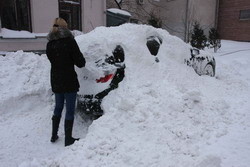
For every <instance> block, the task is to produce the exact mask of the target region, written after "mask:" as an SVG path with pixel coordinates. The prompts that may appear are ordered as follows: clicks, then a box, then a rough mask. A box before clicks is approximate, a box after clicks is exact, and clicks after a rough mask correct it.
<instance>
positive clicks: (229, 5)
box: [218, 0, 250, 41]
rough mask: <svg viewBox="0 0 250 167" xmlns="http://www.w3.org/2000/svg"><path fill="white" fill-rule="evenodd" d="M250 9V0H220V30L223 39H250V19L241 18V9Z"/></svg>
mask: <svg viewBox="0 0 250 167" xmlns="http://www.w3.org/2000/svg"><path fill="white" fill-rule="evenodd" d="M246 9H250V0H220V3H219V17H218V31H219V34H220V36H221V38H222V39H228V40H237V41H250V20H240V19H239V16H240V10H246Z"/></svg>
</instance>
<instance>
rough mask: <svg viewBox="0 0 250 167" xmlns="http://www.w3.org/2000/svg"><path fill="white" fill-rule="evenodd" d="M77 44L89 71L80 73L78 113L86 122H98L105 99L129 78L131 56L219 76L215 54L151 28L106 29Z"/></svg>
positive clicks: (95, 31) (121, 27) (83, 36)
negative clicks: (172, 62)
mask: <svg viewBox="0 0 250 167" xmlns="http://www.w3.org/2000/svg"><path fill="white" fill-rule="evenodd" d="M140 31H141V33H138V32H140ZM131 33H132V34H131ZM135 34H136V35H135ZM130 35H131V36H130ZM85 39H92V40H91V41H86V40H85ZM76 40H77V43H78V45H79V47H80V50H81V51H82V53H83V55H84V56H85V58H86V62H87V64H86V68H84V69H83V70H82V69H80V70H78V78H79V82H80V85H81V89H80V91H79V93H78V98H77V109H78V111H80V112H79V113H81V115H83V117H85V118H86V117H90V119H96V118H98V117H100V116H101V115H102V114H103V111H102V108H101V102H102V99H103V98H104V97H105V96H106V95H108V94H109V92H110V91H112V90H114V89H116V88H118V86H119V83H120V82H122V80H123V79H124V76H125V78H126V70H127V68H128V70H129V66H130V64H127V62H126V57H127V56H133V55H130V53H138V55H140V56H141V57H144V56H145V57H147V59H149V60H148V63H149V65H150V63H157V64H161V63H164V62H166V61H165V60H164V59H168V58H170V59H174V60H175V61H178V62H180V63H182V64H183V66H190V67H192V68H193V69H194V71H195V72H196V73H197V74H198V75H209V76H214V75H215V59H214V57H213V56H212V55H211V54H209V53H208V52H205V51H202V50H198V49H196V48H193V47H191V46H190V45H188V44H186V43H184V42H183V41H182V40H180V39H179V38H177V37H174V36H171V35H169V34H168V32H167V31H165V30H162V29H156V28H153V27H151V26H145V25H144V26H142V25H141V26H138V25H132V24H127V25H123V26H119V27H112V28H104V27H102V28H97V29H95V30H94V31H93V32H90V33H88V34H85V35H81V36H78V37H77V38H76ZM140 56H139V57H140ZM137 57H138V56H135V58H137ZM162 60H164V61H162ZM136 61H137V60H136ZM142 61H143V60H142ZM127 65H128V66H127Z"/></svg>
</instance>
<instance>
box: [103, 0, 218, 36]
mask: <svg viewBox="0 0 250 167" xmlns="http://www.w3.org/2000/svg"><path fill="white" fill-rule="evenodd" d="M112 1H113V0H108V3H107V4H108V5H109V6H108V8H109V7H114V6H116V5H115V4H114V3H112ZM149 1H150V2H153V4H152V3H150V2H149ZM217 1H218V0H158V1H152V0H144V4H143V5H139V4H138V3H136V0H126V2H125V1H124V3H122V5H121V6H122V9H125V10H127V11H129V12H130V13H131V14H132V17H135V18H136V19H139V20H140V22H141V23H147V19H148V18H149V15H148V13H153V14H154V15H156V16H157V17H158V18H160V19H161V20H162V28H164V29H166V30H167V31H169V33H170V34H172V35H176V36H178V37H180V38H181V39H183V40H184V39H185V38H188V33H190V32H191V30H192V25H193V23H194V21H198V22H199V23H200V24H201V26H202V28H203V29H204V30H205V33H208V31H209V28H211V27H215V24H216V3H217ZM129 3H130V4H132V5H130V6H129V5H128V4H129ZM116 7H117V6H116ZM142 8H143V9H142ZM131 10H132V11H131ZM138 11H142V12H140V13H143V15H144V16H143V15H138V14H137V13H139V12H138ZM145 11H147V12H145Z"/></svg>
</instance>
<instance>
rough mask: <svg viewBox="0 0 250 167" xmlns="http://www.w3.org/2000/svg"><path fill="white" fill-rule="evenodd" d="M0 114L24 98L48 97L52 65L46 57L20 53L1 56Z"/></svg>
mask: <svg viewBox="0 0 250 167" xmlns="http://www.w3.org/2000/svg"><path fill="white" fill-rule="evenodd" d="M0 62H1V63H0V78H1V80H0V92H1V94H0V99H1V101H0V114H2V113H3V112H4V111H5V110H7V109H8V108H9V107H10V106H12V105H13V103H14V102H15V101H18V100H19V99H20V98H22V97H24V96H32V95H42V94H44V95H47V93H48V92H49V89H50V83H49V77H48V76H49V70H50V65H49V61H48V60H47V58H46V56H44V55H43V56H38V55H36V54H34V53H25V52H23V51H18V52H15V53H7V54H6V56H5V57H3V56H0Z"/></svg>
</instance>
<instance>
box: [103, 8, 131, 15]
mask: <svg viewBox="0 0 250 167" xmlns="http://www.w3.org/2000/svg"><path fill="white" fill-rule="evenodd" d="M107 11H109V12H112V13H115V14H121V15H126V16H131V14H130V13H129V12H127V11H125V10H121V9H117V8H110V9H107Z"/></svg>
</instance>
